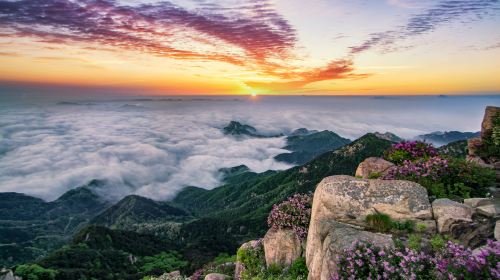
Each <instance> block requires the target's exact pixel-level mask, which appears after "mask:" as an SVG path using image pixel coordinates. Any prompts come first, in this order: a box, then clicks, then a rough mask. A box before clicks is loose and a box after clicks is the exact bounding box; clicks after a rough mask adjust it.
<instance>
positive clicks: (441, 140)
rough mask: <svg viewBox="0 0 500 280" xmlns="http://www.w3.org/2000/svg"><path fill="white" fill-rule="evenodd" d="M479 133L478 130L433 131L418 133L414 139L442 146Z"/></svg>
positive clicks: (476, 135)
mask: <svg viewBox="0 0 500 280" xmlns="http://www.w3.org/2000/svg"><path fill="white" fill-rule="evenodd" d="M479 135H480V132H461V131H456V130H451V131H434V132H431V133H428V134H422V135H418V136H417V137H416V139H417V140H421V141H426V142H430V143H432V144H434V145H436V146H442V145H446V144H449V143H452V142H456V141H460V140H467V139H470V138H474V137H478V136H479Z"/></svg>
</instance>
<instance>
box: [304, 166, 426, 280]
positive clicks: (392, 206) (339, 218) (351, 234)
mask: <svg viewBox="0 0 500 280" xmlns="http://www.w3.org/2000/svg"><path fill="white" fill-rule="evenodd" d="M375 211H379V212H383V213H386V214H388V215H390V216H391V217H393V218H395V219H411V220H420V221H426V220H427V221H428V220H430V219H431V218H432V210H431V206H430V203H429V199H428V197H427V191H426V190H425V188H423V187H422V186H420V185H419V184H416V183H412V182H408V181H397V180H395V181H389V180H366V179H357V178H354V177H351V176H344V175H340V176H331V177H327V178H325V179H323V180H322V181H321V182H320V183H319V184H318V186H317V188H316V191H315V193H314V199H313V206H312V213H311V222H310V225H309V233H308V235H307V246H306V263H307V267H308V269H309V278H308V279H310V280H319V279H321V280H324V279H330V277H331V276H332V274H334V273H335V272H336V269H337V264H336V257H337V256H338V255H339V254H340V253H341V252H342V251H343V250H344V249H346V248H348V247H350V246H351V245H352V244H353V243H354V242H356V241H358V242H359V241H360V242H370V243H372V244H374V245H376V246H380V247H392V246H394V244H393V241H392V237H391V236H390V235H385V234H380V233H373V232H368V231H364V230H363V227H362V226H363V225H364V220H365V217H366V215H368V214H370V213H374V212H375ZM356 225H360V226H356Z"/></svg>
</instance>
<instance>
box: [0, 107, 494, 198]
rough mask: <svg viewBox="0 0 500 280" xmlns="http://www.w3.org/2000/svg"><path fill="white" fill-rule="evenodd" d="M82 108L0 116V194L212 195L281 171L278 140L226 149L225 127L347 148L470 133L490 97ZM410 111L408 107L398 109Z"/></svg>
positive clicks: (1, 112) (10, 110)
mask: <svg viewBox="0 0 500 280" xmlns="http://www.w3.org/2000/svg"><path fill="white" fill-rule="evenodd" d="M259 98H260V99H259V100H247V99H246V98H240V99H238V100H235V99H234V97H227V98H218V97H217V98H216V97H214V98H187V97H186V98H177V97H176V98H160V99H153V100H154V101H150V100H149V99H144V98H141V99H132V98H129V99H128V100H123V99H120V100H114V101H102V100H85V101H74V100H66V101H67V102H56V101H54V102H48V103H47V102H45V103H32V104H25V103H24V104H17V105H16V103H12V104H11V103H9V102H7V101H6V102H2V105H1V106H0V192H7V191H15V192H24V193H28V194H31V195H35V196H38V197H42V198H44V199H47V200H52V199H55V198H57V197H58V196H59V195H61V194H62V193H64V192H65V191H67V190H69V189H71V188H75V187H77V186H80V185H84V184H86V183H88V182H89V181H90V180H92V179H102V180H106V181H107V184H106V187H105V188H103V189H100V192H101V193H102V194H103V195H105V196H107V197H109V198H111V199H118V198H120V197H123V196H124V195H127V194H132V193H134V194H139V195H143V196H147V197H151V198H153V199H169V198H172V197H173V196H174V195H175V194H176V193H177V192H178V191H179V190H181V189H182V188H183V187H185V186H198V187H203V188H207V189H210V188H213V187H216V186H218V185H219V184H220V180H221V174H220V173H219V169H220V168H224V167H232V166H237V165H240V164H245V165H247V166H248V167H250V168H251V169H252V170H254V171H256V172H262V171H265V170H268V169H275V170H279V169H285V168H288V167H290V166H288V165H286V164H283V163H279V162H276V161H275V160H274V159H273V157H274V156H275V155H277V154H279V153H283V152H286V151H285V150H283V149H281V147H283V146H285V139H284V138H283V137H282V138H269V139H250V138H249V139H235V138H233V137H229V136H225V135H223V133H222V132H221V128H222V127H224V126H225V125H226V124H227V123H228V122H229V121H231V120H238V121H241V122H243V123H248V124H250V125H253V126H255V127H256V128H257V129H258V130H259V132H261V133H268V134H276V133H282V132H284V133H286V132H289V131H291V130H293V129H296V128H300V127H306V128H309V129H316V130H323V129H328V130H332V131H335V132H337V133H338V134H340V135H341V136H344V137H348V138H351V139H355V138H357V137H359V136H361V135H363V134H364V133H366V132H373V131H380V132H385V131H391V132H394V133H397V134H398V135H400V136H403V137H412V136H415V135H417V134H422V133H427V132H431V131H434V130H452V129H454V130H462V131H477V130H479V124H480V120H481V117H482V113H483V110H484V106H485V105H487V104H490V105H491V104H497V105H500V100H499V99H498V98H497V97H384V98H382V97H377V98H371V97H281V98H280V97H259ZM408 102H411V104H412V106H406V105H405V104H408Z"/></svg>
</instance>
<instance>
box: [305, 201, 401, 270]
mask: <svg viewBox="0 0 500 280" xmlns="http://www.w3.org/2000/svg"><path fill="white" fill-rule="evenodd" d="M313 209H314V205H313ZM316 209H318V207H316ZM312 215H313V216H312V219H311V225H310V226H309V235H308V238H307V248H306V263H307V268H308V269H309V276H308V278H307V279H309V280H320V279H321V280H329V279H330V278H331V276H332V275H333V273H334V272H335V271H336V270H337V264H336V262H335V260H336V257H337V256H338V255H339V254H340V253H342V251H343V250H344V249H347V248H349V247H350V246H352V245H353V243H354V242H370V243H371V244H374V245H376V246H380V247H393V246H394V243H393V241H392V237H391V236H390V235H386V234H380V233H373V232H368V231H364V230H361V229H360V228H358V227H355V226H352V225H348V224H345V223H340V222H337V221H334V220H332V219H331V218H330V217H329V215H328V214H327V213H325V212H320V211H315V212H313V214H312Z"/></svg>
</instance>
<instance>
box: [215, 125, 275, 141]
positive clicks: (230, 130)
mask: <svg viewBox="0 0 500 280" xmlns="http://www.w3.org/2000/svg"><path fill="white" fill-rule="evenodd" d="M222 131H223V132H224V134H225V135H232V136H237V137H238V136H250V137H256V138H272V137H281V136H283V134H278V135H264V134H259V133H258V132H257V129H255V127H253V126H251V125H248V124H242V123H240V122H238V121H231V122H229V124H228V125H226V126H225V127H224V128H223V129H222Z"/></svg>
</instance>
